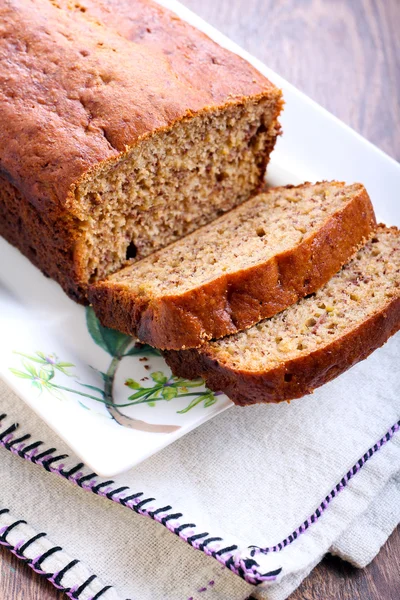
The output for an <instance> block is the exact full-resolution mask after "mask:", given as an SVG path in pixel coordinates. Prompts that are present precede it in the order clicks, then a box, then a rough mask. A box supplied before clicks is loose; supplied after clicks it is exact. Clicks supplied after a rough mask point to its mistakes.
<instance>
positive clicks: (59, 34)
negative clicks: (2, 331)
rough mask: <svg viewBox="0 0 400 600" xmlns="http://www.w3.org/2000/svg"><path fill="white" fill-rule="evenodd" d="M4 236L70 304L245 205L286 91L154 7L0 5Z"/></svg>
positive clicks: (48, 1)
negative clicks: (124, 269)
mask: <svg viewBox="0 0 400 600" xmlns="http://www.w3.org/2000/svg"><path fill="white" fill-rule="evenodd" d="M0 62H1V69H0V122H1V135H0V172H1V175H0V234H1V235H3V236H4V237H5V238H6V239H7V240H8V241H10V242H11V243H12V244H14V245H15V246H17V247H18V248H19V249H20V250H21V251H22V252H23V253H24V254H25V255H27V256H28V257H29V258H30V260H32V262H34V263H35V264H36V265H37V266H38V267H40V268H41V269H42V271H43V272H44V273H46V274H47V275H49V276H50V277H52V278H54V279H56V280H57V281H58V282H59V283H60V284H61V285H62V286H63V288H64V289H65V291H66V292H67V293H68V294H69V295H70V296H71V297H72V298H75V299H77V300H80V301H85V299H86V289H87V285H88V283H89V282H93V281H95V280H97V279H99V278H103V277H105V276H107V275H108V274H109V273H112V272H115V271H116V270H118V269H119V268H120V267H121V266H122V265H123V264H124V263H125V262H126V260H127V259H132V260H133V259H134V258H136V259H139V258H142V257H144V256H147V255H148V254H150V253H151V252H153V251H154V250H156V249H157V248H161V247H163V246H165V245H167V244H170V243H171V242H173V241H174V240H176V239H178V238H179V237H181V236H184V235H186V234H187V233H189V232H191V231H193V230H194V229H196V228H197V227H199V226H200V225H203V224H205V223H208V222H209V221H211V220H212V219H214V218H216V217H217V216H219V215H220V214H222V213H223V212H224V211H226V210H229V209H230V208H232V207H233V206H235V205H237V204H239V203H240V202H243V201H244V200H246V199H247V198H248V197H249V196H250V195H252V194H253V193H255V191H256V190H258V188H259V187H260V185H261V184H262V181H263V176H264V172H265V167H266V164H267V162H268V159H269V154H270V152H271V150H272V148H273V146H274V144H275V140H276V137H277V135H278V133H279V124H278V120H277V118H278V115H279V112H280V111H281V108H282V94H281V91H280V90H279V89H277V88H276V87H275V86H274V85H273V84H272V83H271V82H270V81H268V80H267V79H266V78H265V77H264V76H263V75H261V74H260V73H259V72H258V71H257V70H256V69H254V68H253V67H252V66H251V65H250V64H249V63H247V62H246V61H245V60H243V59H242V58H240V57H239V56H237V55H236V54H233V53H231V52H229V51H228V50H225V49H224V48H222V47H220V46H219V45H218V44H216V43H214V42H213V41H212V40H211V39H209V38H208V37H207V36H206V35H204V34H203V33H201V32H200V31H198V30H197V29H195V28H194V27H192V26H191V25H189V24H187V23H185V22H183V21H182V20H181V19H179V18H178V17H177V16H176V15H175V14H174V13H172V12H170V11H169V10H167V9H165V8H164V7H162V6H160V5H159V4H157V3H154V2H152V1H151V0H135V1H134V2H132V0H85V1H84V2H83V3H81V2H79V1H78V2H70V1H69V0H57V2H56V1H52V0H13V1H12V2H0Z"/></svg>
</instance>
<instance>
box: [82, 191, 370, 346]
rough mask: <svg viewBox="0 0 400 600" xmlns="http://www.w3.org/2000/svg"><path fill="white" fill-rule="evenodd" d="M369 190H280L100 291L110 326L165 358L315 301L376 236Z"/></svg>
mask: <svg viewBox="0 0 400 600" xmlns="http://www.w3.org/2000/svg"><path fill="white" fill-rule="evenodd" d="M375 226H376V223H375V217H374V212H373V208H372V205H371V202H370V199H369V197H368V194H367V192H366V190H365V188H364V187H363V186H362V185H360V184H354V185H350V186H346V185H345V184H344V183H339V182H331V183H327V182H323V183H318V184H314V185H313V184H310V183H308V184H303V185H301V186H298V187H293V186H287V187H283V188H275V189H272V190H270V191H269V192H267V193H263V194H260V195H258V196H256V197H254V198H252V199H251V200H248V201H247V202H245V203H244V204H243V205H241V206H239V207H237V208H236V209H233V210H232V211H230V212H229V213H228V214H226V215H224V216H222V217H220V218H219V219H217V220H215V221H214V222H213V223H211V224H209V225H207V226H204V227H202V228H201V229H199V230H197V231H195V232H194V233H192V234H191V235H189V236H187V237H185V238H183V239H181V240H179V241H177V242H175V243H174V244H172V245H171V246H168V248H165V249H164V250H161V251H158V252H155V253H154V254H152V255H151V256H149V257H147V258H145V259H143V260H141V261H140V262H138V263H135V264H133V265H130V266H129V267H127V268H125V269H123V270H121V271H119V272H118V273H116V274H114V275H112V276H110V277H109V278H108V279H106V280H105V281H102V282H99V283H98V284H96V285H94V286H93V287H92V288H91V290H90V292H89V298H90V301H91V302H92V304H93V307H94V309H95V311H96V314H97V315H98V317H99V318H100V320H101V322H102V323H103V325H105V326H107V327H112V328H114V329H118V330H119V331H123V332H125V333H128V334H131V335H135V336H137V337H138V338H139V339H140V340H141V341H142V342H146V343H148V344H151V345H153V346H156V347H158V348H162V349H181V348H191V347H198V346H200V345H201V344H202V343H203V342H204V341H205V340H209V339H216V338H220V337H223V336H225V335H228V334H231V333H235V332H237V331H241V330H242V329H245V328H247V327H250V326H251V325H253V324H254V323H257V322H258V321H261V319H264V318H265V317H270V316H271V315H274V314H276V313H277V312H280V311H281V310H283V309H284V308H286V307H287V306H289V305H290V304H293V303H294V302H296V301H297V300H298V299H299V298H301V297H303V296H306V295H307V294H310V293H311V292H313V291H315V290H316V289H318V288H319V287H321V285H323V284H324V283H326V281H328V279H329V278H330V277H331V276H332V275H333V274H334V273H336V272H337V271H338V270H339V269H340V267H341V266H342V265H343V264H344V263H346V262H347V261H348V260H349V258H350V256H351V255H352V254H353V252H354V250H355V249H356V248H357V247H359V246H361V245H363V243H365V240H366V239H367V238H368V237H369V235H370V233H371V231H373V229H374V228H375Z"/></svg>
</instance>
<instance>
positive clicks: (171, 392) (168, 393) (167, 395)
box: [161, 387, 178, 400]
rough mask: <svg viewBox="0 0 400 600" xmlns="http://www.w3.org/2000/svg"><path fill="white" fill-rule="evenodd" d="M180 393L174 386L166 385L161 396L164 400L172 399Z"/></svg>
mask: <svg viewBox="0 0 400 600" xmlns="http://www.w3.org/2000/svg"><path fill="white" fill-rule="evenodd" d="M177 395H178V390H177V389H176V388H174V387H165V388H163V390H162V392H161V396H162V397H163V398H164V400H172V398H176V397H177Z"/></svg>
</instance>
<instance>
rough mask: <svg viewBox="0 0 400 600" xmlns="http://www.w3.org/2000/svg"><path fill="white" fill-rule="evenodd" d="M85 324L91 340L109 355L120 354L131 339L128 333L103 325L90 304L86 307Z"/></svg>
mask: <svg viewBox="0 0 400 600" xmlns="http://www.w3.org/2000/svg"><path fill="white" fill-rule="evenodd" d="M86 324H87V328H88V331H89V333H90V335H91V336H92V339H93V341H94V342H95V343H96V344H97V345H98V346H100V348H103V350H105V351H106V352H107V353H108V354H110V356H122V355H123V354H124V351H125V349H126V347H127V345H128V344H129V343H130V342H131V341H132V339H131V338H130V337H129V335H125V334H124V333H120V332H119V331H115V330H114V329H108V328H107V327H103V326H102V325H101V324H100V322H99V320H98V318H97V317H96V315H95V313H94V310H93V308H92V307H91V306H87V307H86Z"/></svg>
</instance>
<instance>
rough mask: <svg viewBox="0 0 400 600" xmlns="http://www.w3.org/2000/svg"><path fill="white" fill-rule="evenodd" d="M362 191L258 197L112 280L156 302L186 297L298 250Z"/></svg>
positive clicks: (306, 190)
mask: <svg viewBox="0 0 400 600" xmlns="http://www.w3.org/2000/svg"><path fill="white" fill-rule="evenodd" d="M362 190H363V186H361V185H359V184H354V185H353V186H345V185H344V184H340V183H336V182H333V183H320V184H317V185H306V186H299V187H293V188H291V187H288V188H277V189H275V190H271V191H269V192H268V193H264V194H259V195H258V196H256V197H255V198H252V199H251V200H248V201H247V202H245V203H244V204H242V206H240V207H238V208H237V209H236V210H233V211H231V212H229V213H228V214H226V215H224V216H223V217H220V218H219V219H217V220H216V221H214V222H213V223H211V224H210V225H208V226H206V227H203V228H202V229H200V230H198V231H196V232H194V233H193V234H192V235H190V236H188V237H186V238H185V239H182V240H180V241H179V242H176V243H175V244H173V245H171V246H169V247H168V249H167V250H162V251H160V252H156V253H154V254H152V255H151V256H150V257H148V258H147V259H144V260H142V261H140V262H139V263H137V264H135V265H133V266H132V267H128V268H126V269H124V270H122V271H121V272H119V273H116V274H115V275H113V276H111V277H110V279H109V281H110V282H115V283H119V284H124V285H125V286H126V287H127V288H129V289H130V290H132V291H133V292H134V293H138V294H144V293H148V294H149V295H151V296H152V297H157V296H158V295H160V294H165V293H169V294H174V295H175V294H176V295H178V294H182V293H184V292H186V291H188V290H191V289H193V288H197V287H199V286H201V285H204V284H206V283H208V282H210V281H212V280H215V279H217V278H218V277H220V276H223V275H229V274H232V273H236V272H238V271H240V270H241V269H248V268H249V267H252V266H255V265H258V264H260V263H264V262H266V261H268V260H269V259H270V258H272V257H273V256H275V255H277V254H281V253H283V252H286V251H288V250H290V249H293V248H295V247H297V246H298V245H299V244H301V243H302V242H303V241H305V240H307V239H308V238H310V237H312V236H314V235H315V233H316V232H317V231H318V230H319V229H320V228H321V227H322V226H323V224H324V223H325V222H326V221H327V220H329V218H330V217H332V215H334V214H335V213H338V212H340V211H341V210H343V208H344V207H346V206H347V205H348V204H349V202H351V201H352V199H353V197H354V195H355V194H359V193H360V192H361V191H362ZM317 258H318V257H315V259H316V260H317Z"/></svg>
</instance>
